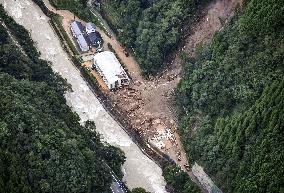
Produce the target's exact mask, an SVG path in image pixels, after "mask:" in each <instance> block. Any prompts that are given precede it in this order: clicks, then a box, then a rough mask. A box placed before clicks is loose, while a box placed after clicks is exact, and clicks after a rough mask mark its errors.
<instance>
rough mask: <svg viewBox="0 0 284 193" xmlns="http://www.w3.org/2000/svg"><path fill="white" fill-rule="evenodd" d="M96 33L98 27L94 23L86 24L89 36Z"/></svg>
mask: <svg viewBox="0 0 284 193" xmlns="http://www.w3.org/2000/svg"><path fill="white" fill-rule="evenodd" d="M94 32H96V26H95V24H93V23H92V22H89V23H86V33H87V34H88V35H89V34H90V33H94Z"/></svg>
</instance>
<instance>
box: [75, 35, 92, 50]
mask: <svg viewBox="0 0 284 193" xmlns="http://www.w3.org/2000/svg"><path fill="white" fill-rule="evenodd" d="M77 42H78V44H79V47H80V49H81V50H82V51H83V52H86V51H88V50H89V49H90V48H89V45H88V42H87V41H86V39H85V37H84V36H83V35H82V34H81V35H78V36H77Z"/></svg>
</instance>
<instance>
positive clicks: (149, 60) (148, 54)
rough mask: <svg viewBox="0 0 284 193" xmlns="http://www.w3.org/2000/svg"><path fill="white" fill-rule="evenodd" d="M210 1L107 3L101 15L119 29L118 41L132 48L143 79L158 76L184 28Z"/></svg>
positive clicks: (131, 0) (142, 0) (107, 0)
mask: <svg viewBox="0 0 284 193" xmlns="http://www.w3.org/2000/svg"><path fill="white" fill-rule="evenodd" d="M208 1H209V0H157V1H153V0H129V1H126V0H118V1H112V0H105V1H102V2H103V6H102V12H103V14H104V15H105V17H106V18H107V19H108V21H109V22H110V23H111V24H112V25H113V26H114V29H117V32H118V38H119V40H120V41H121V42H122V43H123V44H125V45H126V46H127V47H128V48H133V49H134V51H135V56H136V58H137V60H138V62H139V64H140V66H141V68H142V71H143V73H144V75H149V74H155V73H157V72H158V71H159V70H161V67H162V66H163V65H164V62H165V61H164V60H165V58H166V57H167V56H168V55H169V54H170V53H171V52H172V51H174V50H175V49H176V48H177V46H178V43H180V40H181V36H182V31H181V30H182V27H183V25H184V24H185V22H186V23H187V24H190V23H192V22H193V19H194V18H196V16H195V14H196V12H197V10H198V9H199V8H200V6H201V5H202V4H204V3H205V2H208Z"/></svg>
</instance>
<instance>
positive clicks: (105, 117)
mask: <svg viewBox="0 0 284 193" xmlns="http://www.w3.org/2000/svg"><path fill="white" fill-rule="evenodd" d="M0 3H1V4H3V5H4V7H5V9H6V11H7V12H8V13H9V14H10V15H11V16H12V17H13V18H14V19H15V20H16V21H17V22H18V23H19V24H21V25H23V26H24V27H25V28H26V29H27V30H29V31H30V33H31V36H32V38H33V40H34V41H36V45H37V48H38V49H39V51H40V52H41V54H42V58H43V59H46V60H49V61H51V62H52V69H53V70H54V71H55V72H58V73H59V74H60V75H61V76H62V77H64V78H65V79H67V82H68V83H69V84H71V85H72V90H73V92H68V93H66V95H65V96H66V99H67V103H68V105H69V106H71V107H72V109H73V110H74V111H75V112H76V113H77V114H78V115H79V116H80V118H81V121H82V122H84V121H86V120H88V119H89V120H92V121H94V122H95V123H96V126H97V131H98V132H99V133H100V134H101V135H102V137H103V139H104V140H105V141H106V142H108V143H109V144H111V145H114V146H117V147H119V148H121V149H122V150H123V151H124V152H125V154H126V157H127V158H126V162H125V164H124V165H123V172H124V174H125V175H124V181H126V183H127V185H128V186H129V187H130V188H134V187H143V188H145V189H146V190H148V191H150V192H153V193H165V192H166V191H165V181H164V178H163V176H162V170H161V168H160V167H159V166H158V165H156V164H155V162H153V161H152V160H151V159H149V158H148V157H147V156H146V155H144V154H143V153H142V152H141V150H140V149H139V148H138V147H137V146H136V144H134V143H133V142H132V140H131V139H130V137H129V136H128V135H127V134H126V133H125V132H124V130H123V129H122V128H121V127H120V126H119V125H118V123H117V122H116V121H115V120H114V119H113V118H112V117H111V116H110V115H109V114H108V112H107V111H106V110H105V109H104V108H103V106H102V105H101V104H100V102H99V101H98V99H97V98H96V97H95V95H94V94H93V93H92V92H91V90H90V89H89V87H88V86H87V84H86V83H85V82H84V80H83V78H82V77H81V75H80V72H79V71H78V70H77V69H76V67H74V66H73V65H72V63H71V62H70V60H69V58H68V56H67V54H66V53H65V52H64V50H63V49H62V47H61V46H60V41H59V39H58V38H57V36H56V34H55V33H54V31H53V30H52V28H51V27H50V25H49V24H48V18H47V17H46V16H45V15H44V14H43V13H42V11H41V10H40V9H39V8H38V7H37V6H36V5H35V4H34V3H33V2H32V1H31V0H0Z"/></svg>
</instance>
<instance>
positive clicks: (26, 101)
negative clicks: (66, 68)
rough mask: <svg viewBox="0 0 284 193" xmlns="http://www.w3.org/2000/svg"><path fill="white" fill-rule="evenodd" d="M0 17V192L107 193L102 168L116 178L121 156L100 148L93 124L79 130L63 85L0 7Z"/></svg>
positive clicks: (111, 149)
mask: <svg viewBox="0 0 284 193" xmlns="http://www.w3.org/2000/svg"><path fill="white" fill-rule="evenodd" d="M0 16H1V20H2V21H4V24H5V25H4V24H3V23H1V24H0V32H1V33H0V96H1V97H0V192H3V193H6V192H7V193H31V192H36V193H41V192H48V193H52V192H54V193H60V192H62V193H63V192H64V193H65V192H74V193H76V192H78V193H83V192H86V193H87V192H93V193H95V192H96V193H102V192H109V191H110V184H111V183H112V180H113V179H112V176H111V173H110V169H109V167H107V165H106V163H107V164H108V165H109V166H110V167H111V168H112V170H113V171H115V172H118V173H119V174H120V176H122V174H121V171H120V168H121V165H122V164H123V163H124V160H125V156H124V154H123V152H122V151H121V150H119V149H117V148H115V147H112V146H109V145H107V144H103V143H102V142H101V141H100V136H99V135H98V134H97V133H96V132H95V131H94V130H95V125H94V123H92V122H87V123H86V125H85V126H82V125H80V123H79V117H78V115H77V114H75V113H74V112H72V111H71V109H70V107H69V106H67V105H66V101H65V98H64V93H65V92H66V91H67V90H68V89H69V86H68V84H67V83H66V82H65V80H63V79H62V78H61V77H60V76H58V75H57V74H55V73H54V72H53V71H52V69H51V67H50V64H49V63H48V62H47V61H44V60H41V59H40V58H39V55H40V54H39V52H37V51H36V48H35V46H34V43H33V41H32V39H31V38H30V36H29V34H28V32H27V31H26V30H25V29H24V28H23V27H22V26H20V25H18V24H17V23H16V22H15V21H14V20H13V19H12V18H11V17H9V16H8V15H7V14H6V13H5V11H4V9H3V7H2V5H1V6H0ZM7 30H9V32H10V33H11V35H12V36H13V39H14V40H16V41H17V42H18V43H17V44H16V43H15V42H14V41H13V40H12V38H11V37H10V36H9V34H8V33H7ZM33 51H35V52H33Z"/></svg>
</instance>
